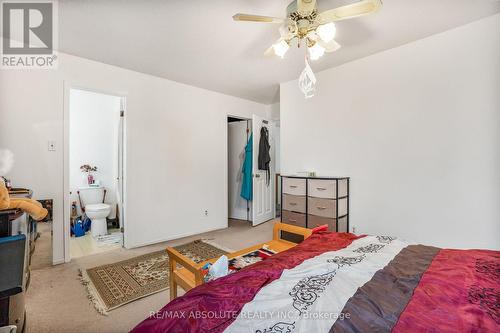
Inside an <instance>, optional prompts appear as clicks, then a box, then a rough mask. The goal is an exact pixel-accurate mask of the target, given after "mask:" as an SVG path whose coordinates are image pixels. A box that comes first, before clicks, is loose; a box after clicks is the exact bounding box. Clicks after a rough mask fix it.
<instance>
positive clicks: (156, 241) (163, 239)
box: [125, 225, 228, 249]
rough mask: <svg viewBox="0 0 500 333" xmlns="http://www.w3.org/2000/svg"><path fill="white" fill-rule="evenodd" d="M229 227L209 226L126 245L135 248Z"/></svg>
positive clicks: (127, 247)
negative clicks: (204, 228) (203, 228)
mask: <svg viewBox="0 0 500 333" xmlns="http://www.w3.org/2000/svg"><path fill="white" fill-rule="evenodd" d="M227 227H228V226H227V225H226V226H225V227H215V228H209V229H206V230H197V231H195V232H187V233H184V234H179V235H175V236H172V237H167V238H160V239H157V240H154V241H148V242H144V243H138V244H133V245H131V246H125V248H126V249H135V248H137V247H143V246H148V245H153V244H158V243H163V242H168V241H171V240H175V239H179V238H184V237H189V236H194V235H199V234H203V233H205V232H211V231H216V230H222V229H226V228H227Z"/></svg>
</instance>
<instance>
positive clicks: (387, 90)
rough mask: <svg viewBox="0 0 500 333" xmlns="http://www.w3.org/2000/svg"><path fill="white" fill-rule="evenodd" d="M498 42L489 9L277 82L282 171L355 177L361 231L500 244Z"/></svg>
mask: <svg viewBox="0 0 500 333" xmlns="http://www.w3.org/2000/svg"><path fill="white" fill-rule="evenodd" d="M499 41H500V15H495V16H492V17H489V18H486V19H483V20H481V21H477V22H474V23H472V24H469V25H466V26H463V27H460V28H457V29H454V30H450V31H448V32H445V33H442V34H439V35H435V36H431V37H429V38H426V39H423V40H420V41H417V42H414V43H411V44H407V45H404V46H401V47H398V48H395V49H391V50H388V51H385V52H382V53H379V54H375V55H372V56H369V57H367V58H364V59H361V60H357V61H354V62H351V63H347V64H345V65H343V66H340V67H337V68H333V69H329V70H326V71H324V72H321V73H317V78H318V93H317V95H316V96H315V97H314V98H311V99H308V100H305V99H304V97H303V96H302V94H301V93H300V91H299V88H298V86H297V81H292V82H288V83H284V84H282V85H281V90H280V91H281V100H280V102H281V148H282V149H281V157H282V166H281V168H282V173H294V172H297V171H301V170H316V171H317V172H318V173H319V174H324V175H346V176H351V177H352V183H351V184H352V186H351V194H352V197H351V214H352V215H351V226H352V225H356V226H357V227H358V232H362V233H374V234H390V235H397V236H400V237H404V238H407V239H413V240H416V241H419V242H422V243H426V244H435V245H438V246H444V247H457V248H476V247H477V248H495V249H499V248H500V94H499V91H500V43H499ZM327 56H335V54H333V55H327ZM313 66H314V65H313Z"/></svg>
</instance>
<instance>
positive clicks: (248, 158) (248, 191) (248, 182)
mask: <svg viewBox="0 0 500 333" xmlns="http://www.w3.org/2000/svg"><path fill="white" fill-rule="evenodd" d="M252 155H253V134H250V138H249V139H248V142H247V145H246V146H245V160H244V162H243V168H242V170H241V172H242V173H243V182H242V184H241V193H240V195H241V197H242V198H243V199H246V200H252V198H253V184H252V157H253V156H252Z"/></svg>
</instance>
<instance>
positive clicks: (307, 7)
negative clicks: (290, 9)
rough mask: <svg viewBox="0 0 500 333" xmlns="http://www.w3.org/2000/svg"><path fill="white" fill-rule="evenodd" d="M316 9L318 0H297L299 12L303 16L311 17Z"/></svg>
mask: <svg viewBox="0 0 500 333" xmlns="http://www.w3.org/2000/svg"><path fill="white" fill-rule="evenodd" d="M314 9H316V0H297V11H298V12H299V13H301V14H303V15H309V14H310V13H311V12H312V11H313V10H314Z"/></svg>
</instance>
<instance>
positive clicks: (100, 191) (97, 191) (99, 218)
mask: <svg viewBox="0 0 500 333" xmlns="http://www.w3.org/2000/svg"><path fill="white" fill-rule="evenodd" d="M80 198H81V199H82V202H83V205H84V207H85V214H87V217H88V218H89V219H90V221H92V224H91V226H90V231H91V232H92V236H94V237H98V236H104V235H107V234H108V223H107V221H106V217H108V215H109V213H110V212H111V206H110V205H108V204H105V203H102V201H103V198H104V187H85V188H80Z"/></svg>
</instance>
